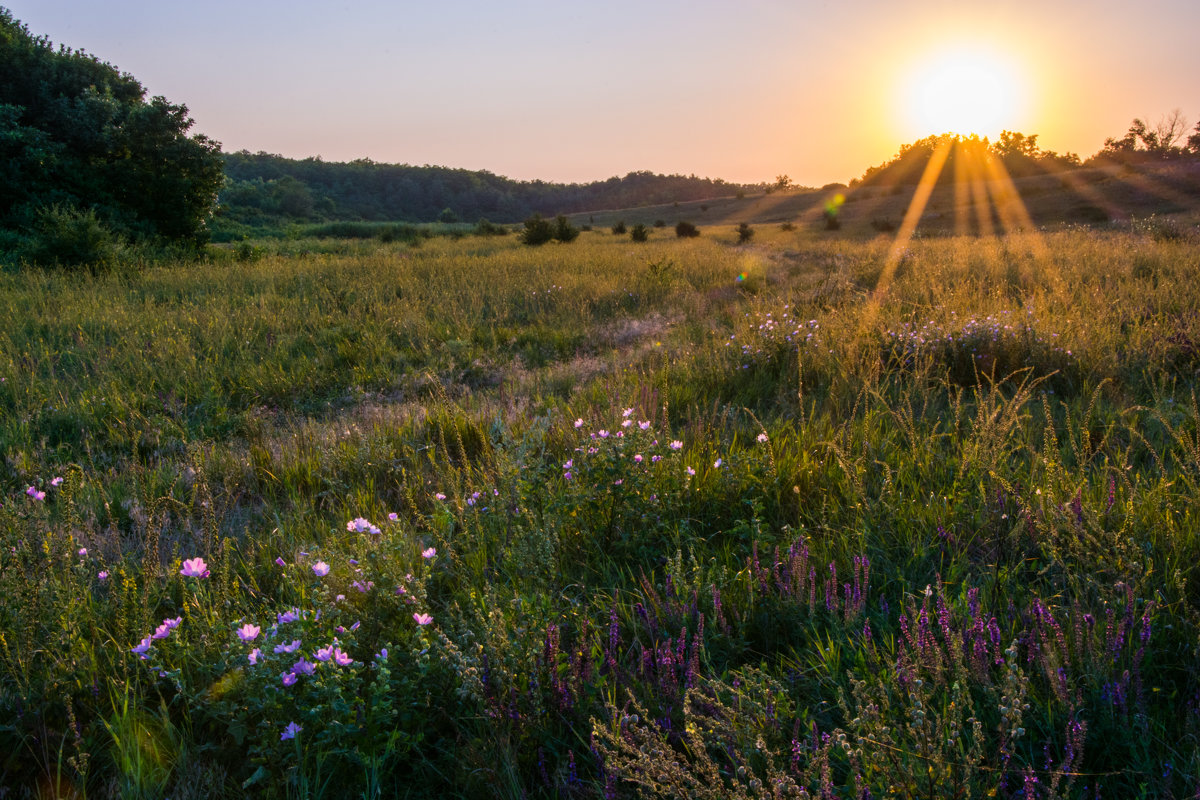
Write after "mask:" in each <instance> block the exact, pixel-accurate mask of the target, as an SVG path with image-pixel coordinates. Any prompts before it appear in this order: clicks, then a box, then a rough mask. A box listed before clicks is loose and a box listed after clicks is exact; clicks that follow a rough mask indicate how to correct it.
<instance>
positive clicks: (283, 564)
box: [275, 558, 287, 567]
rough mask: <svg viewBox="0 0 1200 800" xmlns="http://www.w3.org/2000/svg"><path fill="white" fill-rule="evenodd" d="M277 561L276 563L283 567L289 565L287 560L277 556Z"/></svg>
mask: <svg viewBox="0 0 1200 800" xmlns="http://www.w3.org/2000/svg"><path fill="white" fill-rule="evenodd" d="M275 563H276V564H278V565H279V566H281V567H286V566H287V562H286V561H284V560H283V559H282V558H276V559H275Z"/></svg>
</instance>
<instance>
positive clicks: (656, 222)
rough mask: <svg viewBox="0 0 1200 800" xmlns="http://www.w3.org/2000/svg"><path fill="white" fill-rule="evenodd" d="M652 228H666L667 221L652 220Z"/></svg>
mask: <svg viewBox="0 0 1200 800" xmlns="http://www.w3.org/2000/svg"><path fill="white" fill-rule="evenodd" d="M654 227H656V228H665V227H667V221H666V220H665V219H656V220H654Z"/></svg>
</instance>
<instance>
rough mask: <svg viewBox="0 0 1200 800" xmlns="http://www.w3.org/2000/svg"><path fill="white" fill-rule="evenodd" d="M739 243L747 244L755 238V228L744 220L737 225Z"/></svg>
mask: <svg viewBox="0 0 1200 800" xmlns="http://www.w3.org/2000/svg"><path fill="white" fill-rule="evenodd" d="M737 235H738V240H737V243H738V244H745V243H746V242H748V241H750V240H751V239H753V238H754V229H753V228H751V227H750V225H749V224H747V223H745V222H743V223H741V224H740V225H738V226H737Z"/></svg>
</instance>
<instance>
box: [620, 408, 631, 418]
mask: <svg viewBox="0 0 1200 800" xmlns="http://www.w3.org/2000/svg"><path fill="white" fill-rule="evenodd" d="M621 416H622V417H631V416H633V409H632V408H627V409H625V410H624V411H622V412H621Z"/></svg>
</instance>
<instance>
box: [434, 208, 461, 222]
mask: <svg viewBox="0 0 1200 800" xmlns="http://www.w3.org/2000/svg"><path fill="white" fill-rule="evenodd" d="M437 221H438V222H458V214H455V213H454V209H452V208H443V209H442V213H440V214H438V218H437Z"/></svg>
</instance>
